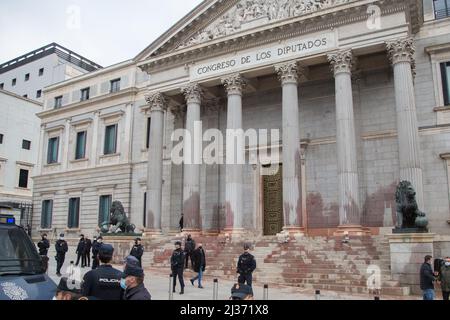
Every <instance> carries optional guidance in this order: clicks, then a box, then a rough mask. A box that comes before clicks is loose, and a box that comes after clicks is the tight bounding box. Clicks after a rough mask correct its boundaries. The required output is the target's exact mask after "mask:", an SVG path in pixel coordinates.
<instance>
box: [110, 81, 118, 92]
mask: <svg viewBox="0 0 450 320" xmlns="http://www.w3.org/2000/svg"><path fill="white" fill-rule="evenodd" d="M118 91H120V79H115V80H111V90H110V92H111V93H114V92H118Z"/></svg>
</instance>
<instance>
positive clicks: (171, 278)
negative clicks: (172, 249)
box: [169, 274, 173, 300]
mask: <svg viewBox="0 0 450 320" xmlns="http://www.w3.org/2000/svg"><path fill="white" fill-rule="evenodd" d="M169 300H173V276H172V275H171V274H170V275H169Z"/></svg>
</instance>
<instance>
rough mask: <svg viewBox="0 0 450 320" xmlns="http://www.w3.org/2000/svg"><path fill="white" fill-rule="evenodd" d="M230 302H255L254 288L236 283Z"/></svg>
mask: <svg viewBox="0 0 450 320" xmlns="http://www.w3.org/2000/svg"><path fill="white" fill-rule="evenodd" d="M230 300H254V298H253V289H252V287H250V286H248V285H245V284H241V283H236V284H235V285H234V286H233V288H231V297H230Z"/></svg>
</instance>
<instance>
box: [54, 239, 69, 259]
mask: <svg viewBox="0 0 450 320" xmlns="http://www.w3.org/2000/svg"><path fill="white" fill-rule="evenodd" d="M55 249H56V255H57V256H65V255H66V252H67V251H68V250H69V247H68V246H67V242H66V240H58V241H56V243H55Z"/></svg>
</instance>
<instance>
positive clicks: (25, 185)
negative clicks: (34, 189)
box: [19, 169, 28, 189]
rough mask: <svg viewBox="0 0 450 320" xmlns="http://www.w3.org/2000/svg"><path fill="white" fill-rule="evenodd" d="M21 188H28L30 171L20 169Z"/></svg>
mask: <svg viewBox="0 0 450 320" xmlns="http://www.w3.org/2000/svg"><path fill="white" fill-rule="evenodd" d="M19 188H24V189H27V188H28V170H25V169H20V172H19Z"/></svg>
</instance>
